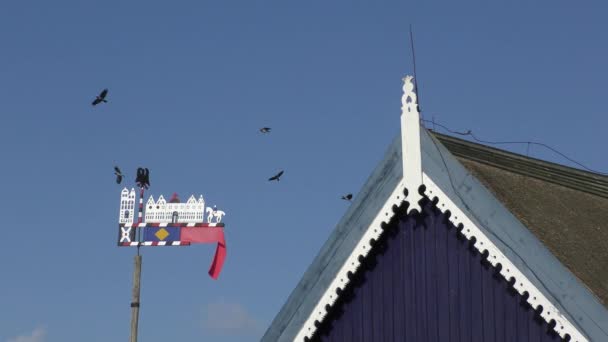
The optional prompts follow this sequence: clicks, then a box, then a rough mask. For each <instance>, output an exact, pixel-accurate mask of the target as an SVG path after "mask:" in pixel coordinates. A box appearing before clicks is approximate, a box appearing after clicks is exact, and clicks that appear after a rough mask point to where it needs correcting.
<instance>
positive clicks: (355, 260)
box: [294, 182, 417, 341]
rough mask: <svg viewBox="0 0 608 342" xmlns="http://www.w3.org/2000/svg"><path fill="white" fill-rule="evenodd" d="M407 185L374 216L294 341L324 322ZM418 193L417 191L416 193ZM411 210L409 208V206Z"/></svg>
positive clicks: (396, 192)
mask: <svg viewBox="0 0 608 342" xmlns="http://www.w3.org/2000/svg"><path fill="white" fill-rule="evenodd" d="M404 190H405V186H404V184H403V182H400V183H399V185H398V186H396V187H395V190H393V193H392V194H391V196H390V197H389V198H388V200H387V201H386V203H384V206H382V209H381V210H380V211H379V212H378V215H376V217H375V218H374V220H373V221H372V223H371V224H370V225H369V227H368V228H367V231H366V232H365V233H364V234H363V237H362V238H361V240H359V243H358V244H357V247H356V248H355V249H354V250H353V251H352V253H351V254H350V256H349V257H348V259H347V260H346V262H345V263H344V265H342V268H340V271H339V272H338V274H337V276H336V277H335V278H334V280H333V281H332V282H331V284H330V285H329V286H328V287H327V290H325V293H324V294H323V296H322V297H321V300H319V302H318V303H317V305H316V306H315V309H314V311H313V312H312V313H311V315H310V316H309V317H308V319H307V320H306V322H305V323H304V325H303V326H302V329H300V331H299V332H298V334H297V335H296V338H295V339H294V341H304V338H305V337H308V338H310V337H311V336H312V335H313V334H314V332H315V331H316V330H317V328H316V326H315V321H319V322H322V321H323V319H324V318H325V315H326V314H327V311H326V310H325V306H326V305H330V306H331V305H333V304H334V302H335V301H336V299H338V295H337V294H336V289H338V288H339V289H344V287H345V286H346V284H348V283H349V281H350V279H348V276H347V275H348V272H352V273H355V272H356V271H357V269H358V268H359V265H360V264H361V263H360V262H359V256H360V255H362V256H366V255H367V253H369V251H370V250H371V249H372V246H371V245H370V244H369V241H370V240H371V239H376V240H377V239H378V238H379V237H380V234H382V230H383V229H382V227H381V225H382V223H383V222H386V223H388V221H390V219H391V218H392V217H393V216H394V215H395V213H393V206H394V205H397V206H400V205H401V204H402V203H403V201H404V200H405V193H404ZM416 194H417V193H416ZM408 210H409V208H408Z"/></svg>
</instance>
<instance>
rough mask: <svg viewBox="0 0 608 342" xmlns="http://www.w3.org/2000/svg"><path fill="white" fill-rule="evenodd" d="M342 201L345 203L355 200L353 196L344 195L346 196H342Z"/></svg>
mask: <svg viewBox="0 0 608 342" xmlns="http://www.w3.org/2000/svg"><path fill="white" fill-rule="evenodd" d="M342 199H343V200H345V201H350V200H352V199H353V194H347V195H344V196H342Z"/></svg>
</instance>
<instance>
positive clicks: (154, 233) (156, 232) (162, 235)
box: [143, 227, 181, 241]
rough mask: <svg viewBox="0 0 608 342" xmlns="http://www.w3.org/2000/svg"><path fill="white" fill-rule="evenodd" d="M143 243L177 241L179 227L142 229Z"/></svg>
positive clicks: (178, 238)
mask: <svg viewBox="0 0 608 342" xmlns="http://www.w3.org/2000/svg"><path fill="white" fill-rule="evenodd" d="M143 229H144V241H179V240H180V231H181V230H180V229H181V228H180V227H163V228H159V227H144V228H143Z"/></svg>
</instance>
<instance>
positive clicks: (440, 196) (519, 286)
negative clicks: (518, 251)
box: [423, 173, 588, 342]
mask: <svg viewBox="0 0 608 342" xmlns="http://www.w3.org/2000/svg"><path fill="white" fill-rule="evenodd" d="M423 181H424V185H425V187H426V189H425V195H426V197H428V198H429V199H431V200H433V199H434V198H437V200H438V203H437V208H439V210H441V212H442V213H445V212H446V211H448V210H449V211H450V213H451V215H450V221H451V222H452V224H454V226H456V227H458V226H459V225H461V224H462V226H463V229H462V231H461V233H462V234H463V235H464V236H465V237H466V238H467V239H468V240H471V238H473V237H474V238H475V245H474V246H475V248H476V249H477V250H478V251H479V253H484V251H488V258H487V260H488V262H490V263H491V264H492V266H494V267H496V266H497V265H498V264H501V266H502V268H501V270H500V274H501V275H502V276H503V277H504V278H505V279H506V280H507V281H509V280H510V279H511V278H513V279H514V280H515V284H514V285H513V287H514V288H515V290H517V292H518V293H519V294H520V295H522V296H523V294H524V292H527V293H528V294H529V296H528V299H527V301H528V303H529V304H530V305H531V306H532V308H534V310H536V309H537V308H538V306H539V305H541V306H542V308H543V311H542V312H541V314H540V315H541V317H542V318H543V319H544V320H545V321H546V322H547V323H550V322H551V320H555V323H556V324H555V327H554V330H555V331H556V332H557V333H558V334H559V335H560V336H561V337H562V338H564V337H565V336H566V334H569V335H570V341H571V342H583V341H588V340H587V338H586V337H585V336H584V335H583V334H582V333H581V332H580V331H579V330H578V329H577V328H576V327H575V326H574V325H573V324H572V323H570V321H569V320H568V318H566V317H565V316H564V315H563V314H562V313H561V312H560V311H559V310H558V309H557V308H556V307H555V306H554V305H553V304H552V303H551V301H550V300H549V299H548V298H547V297H545V295H543V293H542V292H541V291H539V290H538V288H537V287H536V286H534V284H532V282H531V281H530V280H528V278H527V277H526V276H525V275H524V274H523V273H522V272H521V271H520V270H519V269H518V268H517V267H516V266H515V265H514V264H513V263H512V262H511V260H509V258H507V256H505V255H504V254H503V253H502V252H501V251H500V249H499V248H498V247H497V246H496V245H495V244H494V243H493V242H492V240H490V239H489V238H488V237H487V236H486V234H484V233H483V231H482V230H481V229H480V228H479V227H478V226H477V225H476V224H475V223H474V222H473V221H472V220H471V219H470V218H469V217H468V216H467V215H466V214H465V213H464V212H463V211H462V210H461V209H460V207H458V205H456V204H455V203H454V202H452V200H451V199H450V197H449V196H448V195H446V194H445V193H444V192H443V191H442V190H441V189H440V188H439V187H438V186H437V185H436V184H435V183H434V182H433V180H432V179H431V178H430V177H429V176H427V174H426V173H423Z"/></svg>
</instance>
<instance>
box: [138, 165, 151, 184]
mask: <svg viewBox="0 0 608 342" xmlns="http://www.w3.org/2000/svg"><path fill="white" fill-rule="evenodd" d="M135 183H136V184H137V186H138V187H140V188H146V189H148V188H149V187H150V171H149V170H148V169H147V168H145V169H144V168H141V167H140V168H137V177H136V178H135Z"/></svg>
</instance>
